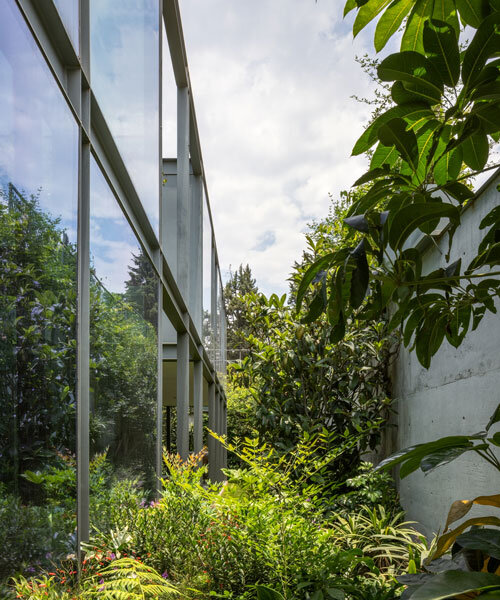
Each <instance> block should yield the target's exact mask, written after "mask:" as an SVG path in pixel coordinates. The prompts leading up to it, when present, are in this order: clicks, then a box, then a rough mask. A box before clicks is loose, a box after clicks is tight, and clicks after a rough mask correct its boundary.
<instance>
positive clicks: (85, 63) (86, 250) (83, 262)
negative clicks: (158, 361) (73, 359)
mask: <svg viewBox="0 0 500 600" xmlns="http://www.w3.org/2000/svg"><path fill="white" fill-rule="evenodd" d="M79 10H80V12H79V29H80V31H79V40H80V59H81V66H82V69H83V70H84V71H85V72H86V75H87V80H89V76H90V13H89V0H80V4H79ZM82 83H83V78H82ZM80 94H81V96H80V103H79V104H80V109H81V121H82V125H83V127H86V128H87V129H88V130H90V90H89V89H88V88H85V89H83V87H82V85H80ZM78 157H79V160H78V234H77V236H78V238H77V256H78V268H77V279H78V281H77V286H78V287H77V334H76V335H77V366H76V373H77V384H76V403H77V422H76V429H77V448H76V455H77V556H78V559H79V561H78V564H79V565H80V564H81V561H80V558H81V549H80V548H81V543H82V542H84V541H88V539H89V533H90V524H89V521H90V519H89V453H90V449H89V390H90V381H89V376H90V373H89V370H90V143H89V142H88V140H87V139H86V138H85V136H84V130H83V128H82V126H80V130H79V154H78Z"/></svg>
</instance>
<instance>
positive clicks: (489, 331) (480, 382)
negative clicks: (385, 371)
mask: <svg viewBox="0 0 500 600" xmlns="http://www.w3.org/2000/svg"><path fill="white" fill-rule="evenodd" d="M499 182H500V176H498V175H497V176H495V177H494V178H492V179H491V180H490V181H489V183H488V185H487V186H486V187H485V189H484V190H483V192H482V193H481V194H480V196H479V197H478V198H477V200H476V201H475V202H474V204H473V205H472V206H471V207H470V208H469V209H468V210H467V211H466V213H465V214H464V216H463V220H462V224H461V226H460V229H459V230H458V231H457V233H456V234H455V239H454V245H453V251H452V256H451V258H450V262H452V261H454V260H456V259H458V258H459V257H462V264H465V265H467V264H468V263H469V262H470V260H471V259H472V258H473V256H474V255H475V252H476V251H477V246H478V244H479V241H480V239H481V237H482V235H483V234H484V232H485V231H487V230H484V231H481V232H480V231H479V223H480V221H481V219H482V218H483V217H484V215H486V214H487V213H488V212H489V211H490V210H491V209H492V208H493V207H494V206H496V205H498V203H499V198H500V194H499V192H498V191H497V189H496V187H497V185H498V183H499ZM447 244H448V237H447V235H445V236H444V237H443V239H441V240H440V241H439V242H438V247H437V248H436V247H431V248H430V249H429V250H427V251H426V253H425V254H424V272H430V271H432V270H434V269H436V268H438V267H439V266H444V265H445V259H444V255H445V254H446V251H447ZM392 381H393V396H394V398H395V407H396V409H397V411H398V414H397V417H396V418H395V422H396V424H397V430H395V431H394V434H393V444H392V446H393V448H392V449H393V450H394V449H396V448H404V447H406V446H409V445H411V444H416V443H421V442H428V441H432V440H434V439H437V438H440V437H443V436H445V435H454V434H472V433H475V432H477V431H480V430H482V429H484V427H485V425H486V423H487V422H488V419H489V417H490V415H491V414H492V413H493V411H494V409H495V408H496V406H497V405H498V404H499V403H500V314H497V315H494V314H492V313H490V312H487V313H486V315H485V317H484V318H483V320H482V322H481V324H480V325H479V327H478V329H477V330H476V331H474V332H470V331H469V333H468V335H467V336H466V338H465V340H464V342H463V343H462V345H461V346H460V347H459V348H457V349H455V348H453V347H452V346H451V345H450V344H448V342H447V341H446V339H445V341H444V342H443V345H442V347H441V348H440V350H439V352H438V353H437V354H436V355H435V356H434V358H433V360H432V363H431V366H430V368H429V369H428V370H427V369H424V368H423V367H422V366H421V365H420V364H419V362H418V360H417V357H416V354H415V352H409V351H408V349H406V348H404V347H401V348H400V351H399V355H398V358H397V360H396V362H395V363H394V365H393V368H392ZM496 430H498V428H497V429H495V428H493V429H492V431H493V432H494V431H496ZM394 446H395V447H394ZM399 486H400V495H401V503H402V505H403V508H405V510H406V511H407V517H408V519H412V520H415V521H418V523H419V525H420V528H421V529H422V531H423V532H424V533H425V534H427V535H431V534H432V533H434V532H437V531H438V530H440V529H441V530H442V529H443V527H444V523H445V521H446V515H447V513H448V509H449V506H450V504H451V503H452V502H453V501H454V500H458V499H466V498H467V499H468V498H474V497H475V496H478V495H481V494H493V493H498V492H499V491H500V477H499V476H498V473H497V472H496V471H495V469H494V468H493V467H492V466H490V465H488V463H486V462H485V461H483V460H482V459H481V458H479V457H477V455H475V454H474V453H468V454H466V455H465V456H463V457H460V458H459V459H457V460H455V461H454V462H452V463H450V464H449V465H446V466H443V467H440V468H438V469H437V470H436V471H434V472H433V473H430V474H429V475H427V476H424V475H423V473H422V472H421V471H418V472H416V473H414V474H412V475H410V476H409V477H407V478H406V479H404V480H402V481H401V482H400V484H399ZM495 510H496V509H494V508H492V507H485V508H479V507H473V509H472V510H471V512H470V513H469V517H470V516H475V515H481V514H492V513H495ZM497 512H498V513H499V514H498V516H500V511H498V510H497Z"/></svg>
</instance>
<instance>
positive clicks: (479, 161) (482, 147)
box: [461, 131, 489, 171]
mask: <svg viewBox="0 0 500 600" xmlns="http://www.w3.org/2000/svg"><path fill="white" fill-rule="evenodd" d="M461 148H462V152H463V160H464V163H465V164H466V165H467V166H468V167H470V168H471V169H473V170H474V171H481V170H482V169H483V168H484V166H485V164H486V163H487V162H488V153H489V146H488V136H487V135H486V133H485V132H484V131H478V132H476V133H474V134H473V135H471V136H469V137H468V138H467V139H466V140H465V141H464V142H463V143H462V144H461Z"/></svg>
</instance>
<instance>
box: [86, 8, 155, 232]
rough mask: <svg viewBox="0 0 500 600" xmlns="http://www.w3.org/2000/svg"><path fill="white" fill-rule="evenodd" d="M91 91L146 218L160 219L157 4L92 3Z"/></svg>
mask: <svg viewBox="0 0 500 600" xmlns="http://www.w3.org/2000/svg"><path fill="white" fill-rule="evenodd" d="M90 8H91V11H90V14H91V68H92V87H93V88H94V91H95V93H96V97H97V101H98V102H99V105H100V107H101V109H102V111H103V113H104V116H105V118H106V121H107V122H108V125H109V127H110V129H111V132H112V133H113V136H114V138H115V140H116V142H117V144H118V148H119V150H120V153H121V155H122V157H123V159H124V161H125V164H126V165H127V168H128V169H129V172H130V175H131V177H132V180H133V182H134V185H135V187H136V190H137V192H138V194H139V197H140V198H141V201H142V203H143V205H144V208H145V210H146V213H147V214H148V217H149V219H150V220H151V223H152V225H153V227H154V229H155V230H156V231H157V230H158V220H159V196H158V194H159V177H160V173H159V168H160V164H159V160H160V159H159V137H158V136H159V107H158V100H159V93H158V90H159V73H158V70H159V57H158V54H159V10H158V2H157V1H156V0H122V1H121V2H116V1H115V0H92V1H91V7H90Z"/></svg>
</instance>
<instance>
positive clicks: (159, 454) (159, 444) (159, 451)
mask: <svg viewBox="0 0 500 600" xmlns="http://www.w3.org/2000/svg"><path fill="white" fill-rule="evenodd" d="M162 102H163V0H159V2H158V204H159V207H158V215H159V228H160V231H159V235H158V240H159V241H160V248H161V241H162V236H161V223H162V206H163V202H162V190H163V184H162V181H163V133H162V132H163V105H162ZM157 259H158V261H157V265H156V267H157V269H158V272H159V273H161V263H162V261H161V250H158V255H157ZM162 315H163V285H162V282H161V279H160V278H158V322H157V327H158V330H157V335H158V375H157V402H156V450H155V451H156V456H155V465H156V477H157V494H158V495H159V494H160V491H161V481H160V480H161V476H162V467H163V340H162V331H161V325H162Z"/></svg>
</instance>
